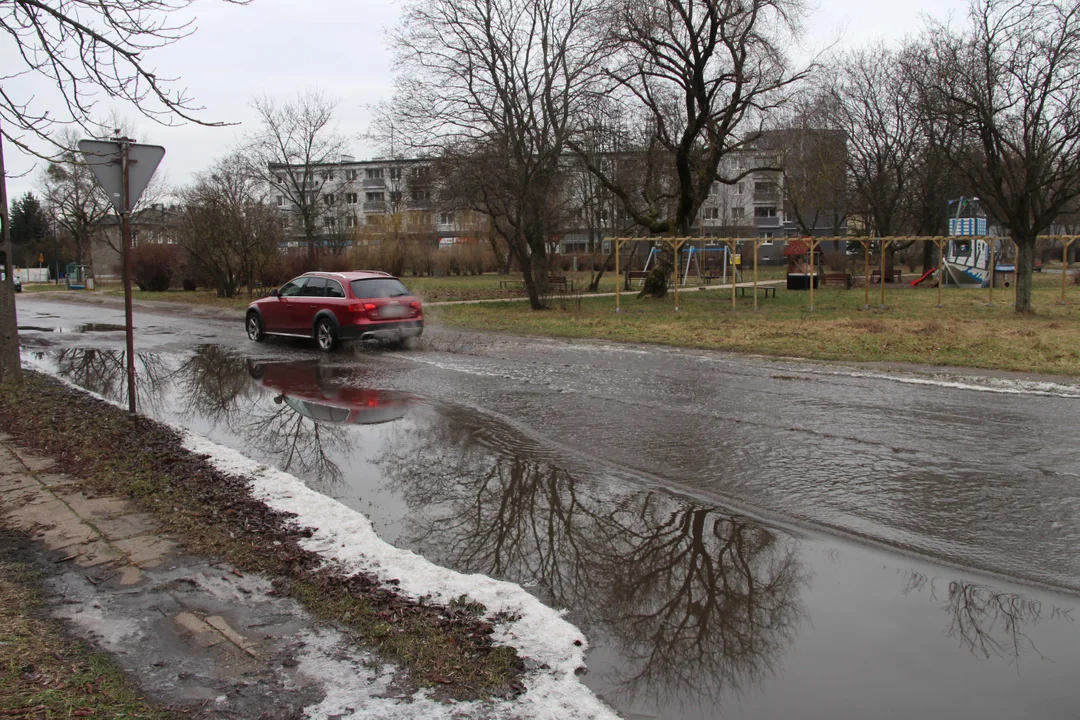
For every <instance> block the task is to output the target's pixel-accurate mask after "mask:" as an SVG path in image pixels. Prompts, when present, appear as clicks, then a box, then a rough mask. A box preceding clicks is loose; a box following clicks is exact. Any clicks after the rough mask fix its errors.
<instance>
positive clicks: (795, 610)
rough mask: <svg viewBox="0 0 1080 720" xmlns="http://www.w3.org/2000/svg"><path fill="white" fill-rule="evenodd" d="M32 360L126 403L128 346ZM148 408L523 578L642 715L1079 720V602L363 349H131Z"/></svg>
mask: <svg viewBox="0 0 1080 720" xmlns="http://www.w3.org/2000/svg"><path fill="white" fill-rule="evenodd" d="M33 357H34V359H35V362H36V363H37V364H39V365H43V366H45V367H47V368H49V369H50V370H51V371H53V372H55V373H57V374H59V375H60V376H62V377H64V378H66V379H68V380H70V381H72V382H74V383H76V384H78V385H80V386H82V387H86V388H88V389H90V390H93V391H95V392H98V393H100V394H102V395H105V396H107V397H111V398H114V399H121V398H122V397H123V395H122V392H123V386H122V383H123V379H124V364H123V356H122V354H120V353H114V352H109V351H98V350H82V349H72V350H64V351H58V352H49V353H36V354H34V355H33ZM136 365H137V370H138V378H139V393H140V400H141V405H142V409H143V411H144V412H147V413H149V414H152V415H154V416H157V417H160V418H162V419H165V420H169V421H171V422H175V423H179V424H183V425H185V426H187V427H190V428H192V429H193V430H195V431H197V432H200V433H202V434H205V435H207V436H209V437H210V438H212V439H214V440H215V441H217V442H219V443H222V444H224V445H227V446H230V447H233V448H236V449H239V450H241V451H243V452H244V453H245V454H247V455H249V456H251V457H253V458H255V459H257V460H260V461H263V462H267V463H272V464H274V465H276V466H277V467H279V468H281V469H283V470H287V471H289V472H291V473H293V474H295V475H297V476H299V477H301V478H303V479H304V480H305V481H306V482H307V483H309V484H310V485H311V486H312V487H314V488H316V489H318V490H320V491H322V492H324V493H326V494H328V495H331V496H333V497H335V498H337V499H339V500H341V501H342V502H344V503H346V504H347V505H349V506H351V507H353V508H355V509H357V510H360V511H362V512H364V513H365V514H367V515H368V516H369V517H370V518H371V519H372V521H373V522H374V524H375V526H376V528H377V529H378V530H379V532H380V534H382V536H383V537H384V538H386V539H387V540H388V541H391V542H393V543H395V544H397V545H399V546H402V547H407V548H410V549H413V550H415V551H417V552H419V553H422V554H423V555H424V556H426V557H428V558H429V559H431V560H433V561H435V562H438V563H441V564H444V565H447V566H450V567H453V568H455V569H457V570H460V571H463V572H478V573H484V574H487V575H491V576H494V577H498V578H504V579H508V580H512V581H515V582H518V583H520V584H522V585H523V586H525V587H526V588H529V589H530V590H531V591H532V592H534V593H535V594H536V595H538V596H539V597H540V598H542V599H543V600H544V601H545V602H548V603H550V604H552V605H554V606H557V607H565V608H567V610H568V613H569V617H570V619H571V620H572V621H573V622H575V623H576V624H577V625H579V626H580V627H581V628H582V629H583V630H584V631H585V632H586V633H587V635H588V637H589V639H590V643H591V645H592V649H591V651H590V654H589V673H588V674H587V675H586V676H585V678H584V681H585V682H586V683H587V684H588V685H589V686H590V687H592V688H593V689H594V690H595V691H596V692H597V693H598V694H600V695H601V696H603V697H604V698H605V699H607V700H608V701H609V702H611V703H612V704H613V705H615V706H616V707H617V708H619V709H620V711H622V712H623V713H624V714H626V715H627V716H629V717H656V718H719V717H724V718H739V717H746V718H774V717H775V718H787V717H798V718H807V717H810V718H833V719H835V718H866V717H895V718H909V717H941V716H945V715H950V716H956V717H979V718H987V717H992V718H998V717H1000V718H1014V717H1063V718H1064V717H1075V715H1076V708H1077V707H1078V706H1080V705H1078V701H1080V691H1078V690H1077V688H1076V683H1075V675H1076V672H1077V670H1078V669H1080V631H1078V629H1077V628H1076V627H1075V625H1074V622H1073V618H1074V610H1073V608H1074V606H1075V605H1076V600H1075V598H1073V597H1071V596H1064V595H1058V594H1054V593H1049V592H1042V591H1037V590H1031V589H1028V588H1025V587H1023V586H1018V585H1013V584H1011V583H1008V582H1003V581H997V580H989V579H986V578H983V577H980V576H977V575H974V574H969V573H963V572H959V571H954V570H951V569H947V568H943V567H940V566H937V565H934V564H931V563H926V562H921V561H917V560H911V559H908V558H906V557H903V556H900V555H895V554H892V553H889V552H882V551H877V550H874V549H872V548H869V547H866V546H863V545H859V544H856V543H851V542H847V541H844V540H837V539H835V538H832V537H829V536H826V535H817V534H804V533H801V532H795V531H791V530H787V529H784V528H781V527H778V526H774V525H771V524H768V523H765V522H762V521H758V520H755V519H753V518H750V517H746V516H742V515H738V514H732V513H731V512H729V511H726V510H724V509H723V508H720V507H714V506H709V505H707V504H703V503H700V502H695V501H693V500H690V499H687V498H683V497H679V496H677V495H675V494H672V493H670V492H667V491H664V490H643V489H641V484H640V483H634V482H630V481H629V480H628V478H629V476H630V475H631V474H632V473H631V471H630V470H624V469H622V468H620V467H619V466H618V465H617V464H612V463H599V462H597V461H594V460H592V459H591V458H589V457H585V456H574V455H568V454H567V452H566V451H565V450H564V449H561V448H556V447H553V446H551V445H550V444H548V443H546V442H545V441H543V440H538V439H536V438H535V437H533V436H531V435H530V434H529V433H528V432H527V431H526V430H525V429H523V428H519V427H517V426H515V425H512V424H511V423H510V422H508V421H506V420H503V419H501V418H500V417H499V416H497V415H493V414H488V413H485V412H483V411H480V410H476V409H471V408H466V407H462V406H459V405H455V404H446V403H442V402H439V401H435V400H430V399H428V398H425V397H422V396H420V395H416V394H413V393H410V392H403V391H402V390H401V389H400V388H392V387H385V386H384V384H383V382H384V378H383V377H382V375H380V373H379V372H378V371H377V369H375V368H373V367H369V366H366V365H365V364H364V361H363V360H362V359H361V360H360V361H358V362H353V363H352V364H350V365H348V366H333V365H328V364H320V363H318V362H305V361H297V362H256V361H252V360H247V359H244V358H242V357H239V356H236V355H232V354H229V353H228V352H226V351H223V350H222V349H221V348H219V347H217V346H206V347H202V348H198V349H197V350H196V351H195V352H194V353H193V354H189V355H183V356H181V355H154V354H144V355H139V356H138V358H137V363H136Z"/></svg>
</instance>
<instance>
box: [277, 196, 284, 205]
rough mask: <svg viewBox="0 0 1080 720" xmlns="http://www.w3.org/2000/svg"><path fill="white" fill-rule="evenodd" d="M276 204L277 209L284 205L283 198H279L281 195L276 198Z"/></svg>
mask: <svg viewBox="0 0 1080 720" xmlns="http://www.w3.org/2000/svg"><path fill="white" fill-rule="evenodd" d="M277 204H278V207H281V206H282V205H284V204H285V198H284V197H283V196H281V195H278V196H277Z"/></svg>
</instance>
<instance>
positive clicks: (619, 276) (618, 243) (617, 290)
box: [615, 238, 622, 313]
mask: <svg viewBox="0 0 1080 720" xmlns="http://www.w3.org/2000/svg"><path fill="white" fill-rule="evenodd" d="M621 246H622V239H621V238H615V312H616V313H618V312H620V311H621V310H622V308H621V307H620V306H619V301H620V300H621V299H622V294H621V292H622V273H621V272H620V271H619V248H620V247H621Z"/></svg>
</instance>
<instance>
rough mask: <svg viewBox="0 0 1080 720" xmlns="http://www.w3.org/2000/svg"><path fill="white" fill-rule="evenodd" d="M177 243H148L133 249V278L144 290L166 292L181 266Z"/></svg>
mask: <svg viewBox="0 0 1080 720" xmlns="http://www.w3.org/2000/svg"><path fill="white" fill-rule="evenodd" d="M180 265H181V262H180V249H179V247H177V246H176V245H164V244H158V243H147V244H146V245H138V246H136V247H134V248H132V250H131V279H132V281H133V282H134V283H135V284H136V285H138V286H139V289H140V290H142V291H144V292H165V291H166V290H168V289H169V285H171V284H172V278H173V275H174V274H175V273H176V271H177V270H178V269H179V268H180Z"/></svg>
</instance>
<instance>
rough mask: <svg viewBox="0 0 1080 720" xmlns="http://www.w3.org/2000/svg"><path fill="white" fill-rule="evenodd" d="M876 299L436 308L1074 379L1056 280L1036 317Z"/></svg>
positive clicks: (1075, 300)
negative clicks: (754, 304) (811, 302)
mask: <svg viewBox="0 0 1080 720" xmlns="http://www.w3.org/2000/svg"><path fill="white" fill-rule="evenodd" d="M876 290H878V288H876V287H875V288H873V289H872V291H871V295H870V302H871V309H870V310H864V309H863V303H864V294H863V291H862V290H861V289H854V290H843V289H839V288H823V289H820V290H818V291H817V292H816V293H815V308H814V311H813V312H810V311H809V309H808V304H809V302H808V301H809V295H808V293H806V292H794V291H787V290H784V289H783V288H781V289H780V290H779V292H778V293H777V297H776V298H775V299H772V298H769V299H767V300H766V299H762V300H761V309H760V310H759V311H758V312H754V311H753V309H752V299H751V298H749V297H747V298H739V305H738V308H737V309H736V310H734V311H733V310H732V309H731V299H730V295H729V294H728V293H726V292H724V291H712V292H707V293H686V294H684V295H682V296H681V297H680V308H679V312H678V313H675V312H673V302H672V299H671V298H670V297H669V298H668V299H665V300H659V301H657V300H639V299H637V297H636V296H635V295H634V294H629V295H624V296H623V312H622V313H620V314H616V313H615V300H614V298H596V299H593V300H586V301H583V302H582V303H581V304H580V307H578V306H577V305H573V306H571V307H570V308H568V309H553V310H548V311H543V312H533V311H531V310H529V308H528V307H527V306H526V305H524V304H521V303H505V304H504V303H490V304H482V305H456V306H449V307H439V308H431V309H430V310H429V311H428V313H427V314H428V316H429V317H431V318H433V319H436V320H438V321H440V322H442V323H445V324H449V325H457V326H462V327H467V328H475V329H483V330H500V331H506V332H511V333H516V334H524V335H547V336H554V337H567V338H600V339H607V340H617V341H626V342H654V343H664V344H669V345H678V346H684V347H696V348H709V349H717V350H731V351H738V352H749V353H761V354H767V355H780V356H789V357H804V358H816V359H827V360H847V361H880V362H911V363H922V364H934V365H950V366H962V367H979V368H988V369H999V370H1019V371H1025V372H1034V373H1047V374H1059V375H1080V288H1077V287H1076V286H1074V285H1069V287H1068V296H1069V298H1070V303H1071V304H1069V305H1066V306H1061V305H1058V304H1057V302H1058V301H1059V300H1060V297H1061V296H1060V292H1061V278H1060V276H1039V275H1036V277H1035V293H1034V298H1033V303H1034V305H1035V307H1036V312H1037V314H1036V315H1035V316H1034V317H1020V316H1017V315H1016V313H1014V312H1013V310H1012V308H1011V303H1012V291H1011V290H1010V289H1004V288H996V289H995V291H994V303H995V304H994V306H993V307H989V306H987V299H988V291H987V290H959V289H952V288H946V289H945V290H944V291H943V293H942V297H943V302H944V307H943V308H938V307H936V305H937V290H936V289H932V288H928V289H916V288H909V287H907V286H904V287H902V288H895V289H894V288H893V287H892V286H890V287H888V288H887V290H886V300H885V302H886V307H885V308H884V309H881V308H878V307H877V305H878V302H879V299H880V296H879V295H878V294H876V293H875V291H876Z"/></svg>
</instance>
